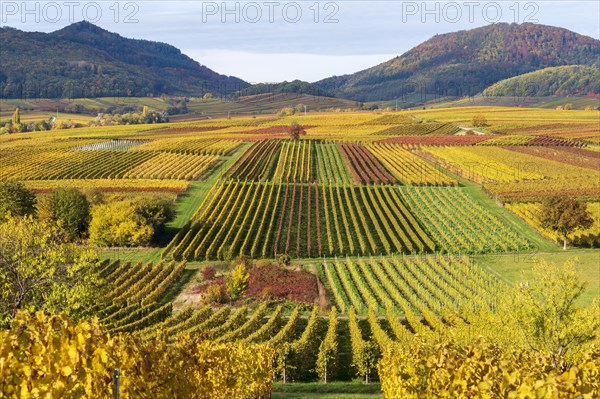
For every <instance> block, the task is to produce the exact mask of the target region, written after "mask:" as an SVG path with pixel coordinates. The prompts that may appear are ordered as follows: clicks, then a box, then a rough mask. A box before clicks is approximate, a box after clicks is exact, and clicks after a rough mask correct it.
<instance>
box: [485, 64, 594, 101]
mask: <svg viewBox="0 0 600 399" xmlns="http://www.w3.org/2000/svg"><path fill="white" fill-rule="evenodd" d="M588 93H593V94H600V69H599V68H598V67H597V66H585V65H568V66H559V67H549V68H544V69H541V70H539V71H534V72H529V73H526V74H523V75H519V76H515V77H512V78H509V79H504V80H501V81H500V82H496V83H494V84H493V85H491V86H490V87H488V88H487V89H485V90H484V91H483V95H484V96H518V97H526V96H534V97H544V96H574V95H582V94H588Z"/></svg>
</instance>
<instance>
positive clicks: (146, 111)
mask: <svg viewBox="0 0 600 399" xmlns="http://www.w3.org/2000/svg"><path fill="white" fill-rule="evenodd" d="M148 112H149V110H148V106H147V105H144V108H142V115H143V116H146V115H148Z"/></svg>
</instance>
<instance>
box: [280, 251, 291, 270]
mask: <svg viewBox="0 0 600 399" xmlns="http://www.w3.org/2000/svg"><path fill="white" fill-rule="evenodd" d="M291 260H292V259H291V258H290V256H289V255H285V254H284V255H281V256H279V258H278V259H277V264H278V265H279V266H282V267H283V266H289V265H290V262H291Z"/></svg>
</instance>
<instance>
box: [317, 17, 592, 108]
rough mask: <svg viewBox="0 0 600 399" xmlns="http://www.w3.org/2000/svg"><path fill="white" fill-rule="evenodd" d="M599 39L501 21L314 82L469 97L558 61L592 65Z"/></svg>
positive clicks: (336, 90) (361, 92)
mask: <svg viewBox="0 0 600 399" xmlns="http://www.w3.org/2000/svg"><path fill="white" fill-rule="evenodd" d="M599 55H600V41H598V40H595V39H593V38H590V37H587V36H583V35H580V34H577V33H575V32H572V31H569V30H567V29H562V28H557V27H552V26H545V25H538V24H531V23H524V24H506V23H499V24H493V25H489V26H485V27H481V28H476V29H471V30H464V31H459V32H453V33H447V34H443V35H436V36H434V37H433V38H431V39H429V40H427V41H426V42H424V43H422V44H420V45H418V46H417V47H415V48H413V49H411V50H409V51H407V52H406V53H404V54H403V55H401V56H399V57H396V58H394V59H392V60H389V61H387V62H384V63H382V64H379V65H377V66H374V67H372V68H369V69H366V70H363V71H360V72H357V73H354V74H351V75H344V76H333V77H331V78H327V79H324V80H321V81H318V82H316V83H315V85H317V86H318V87H320V88H322V89H323V90H325V91H328V92H331V93H333V94H334V95H336V96H340V97H344V98H349V99H353V100H356V101H377V100H390V99H394V98H403V97H406V96H407V95H411V94H414V93H415V92H416V93H419V94H422V95H425V94H428V93H435V94H437V95H442V96H466V95H474V94H476V93H479V92H481V91H482V90H484V89H485V88H486V87H488V86H490V85H491V84H493V83H496V82H498V81H500V80H503V79H506V78H510V77H513V76H517V75H521V74H523V73H527V72H531V71H535V70H538V69H541V68H546V67H550V66H559V65H575V64H582V65H591V64H593V63H594V62H597V60H598V56H599Z"/></svg>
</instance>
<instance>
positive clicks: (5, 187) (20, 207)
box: [0, 180, 36, 222]
mask: <svg viewBox="0 0 600 399" xmlns="http://www.w3.org/2000/svg"><path fill="white" fill-rule="evenodd" d="M35 205H36V198H35V194H33V193H32V192H31V191H29V190H28V189H27V187H25V185H24V184H23V183H21V182H17V181H11V180H9V181H5V182H2V183H0V222H1V221H3V220H5V219H6V218H7V217H8V216H9V215H12V216H25V215H33V214H35V212H36V207H35Z"/></svg>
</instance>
